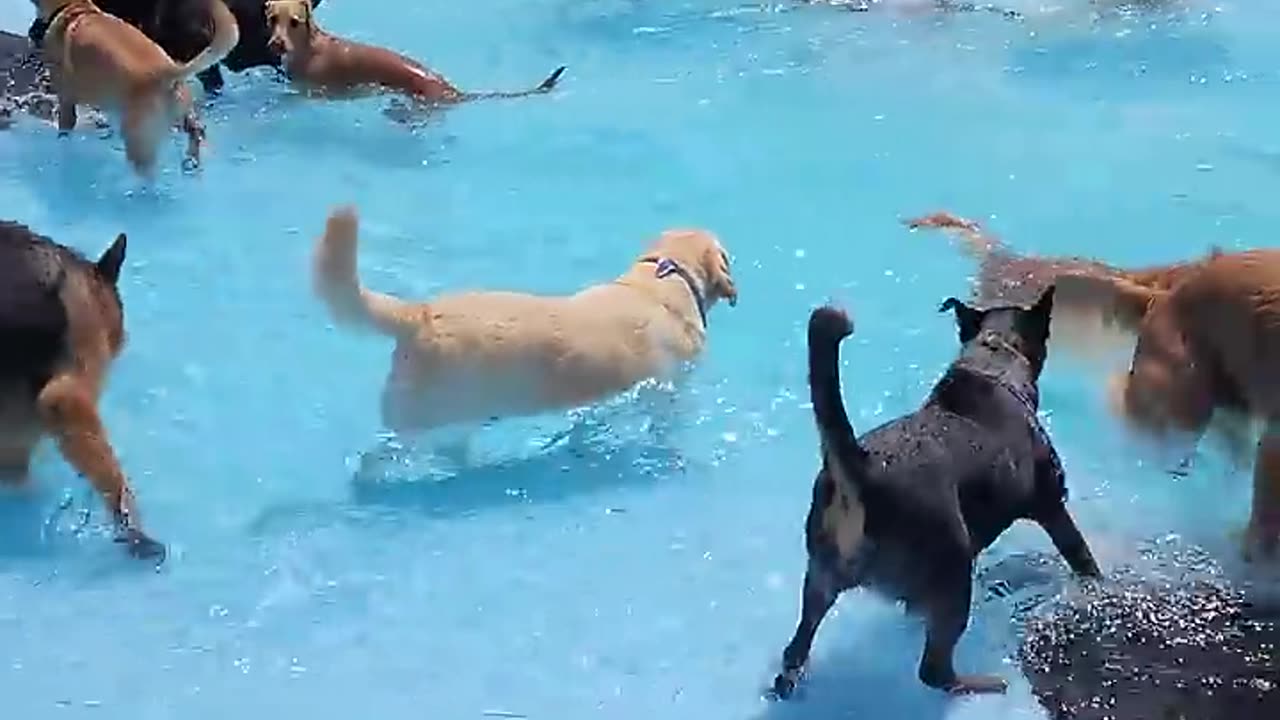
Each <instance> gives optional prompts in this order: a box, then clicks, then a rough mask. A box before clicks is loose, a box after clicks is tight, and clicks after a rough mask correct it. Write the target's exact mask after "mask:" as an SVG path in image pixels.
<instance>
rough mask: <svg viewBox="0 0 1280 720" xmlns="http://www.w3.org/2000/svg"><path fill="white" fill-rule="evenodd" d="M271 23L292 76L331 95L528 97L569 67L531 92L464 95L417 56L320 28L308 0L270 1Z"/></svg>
mask: <svg viewBox="0 0 1280 720" xmlns="http://www.w3.org/2000/svg"><path fill="white" fill-rule="evenodd" d="M267 26H268V27H269V28H270V30H271V39H270V40H268V41H267V47H268V48H269V49H270V50H271V51H272V52H274V53H276V54H278V55H280V56H281V58H282V59H283V61H284V70H285V73H286V74H287V75H288V76H289V79H290V80H291V81H292V82H294V83H295V84H296V85H298V86H299V87H301V88H302V89H303V90H305V91H307V92H309V93H311V94H314V95H321V96H327V97H334V98H341V97H354V96H360V95H365V94H369V93H371V92H394V93H400V94H403V95H406V96H409V97H411V98H413V99H415V100H418V101H420V102H423V103H427V104H444V103H457V102H462V101H464V100H475V99H480V98H499V97H506V98H511V97H524V96H526V95H535V94H539V93H546V92H550V91H551V90H552V89H553V88H554V87H555V86H556V83H557V82H559V80H560V76H561V75H562V74H563V73H564V70H565V69H564V67H559V68H557V69H556V70H555V71H554V72H552V73H551V75H549V76H548V77H547V79H546V80H543V81H542V83H540V84H539V85H538V86H537V87H535V88H532V89H529V90H520V91H514V92H487V93H464V92H462V91H461V90H459V89H458V88H456V87H454V86H453V85H452V84H451V83H450V82H449V81H448V80H445V79H444V78H443V77H441V76H440V75H439V74H437V73H434V72H432V71H431V70H429V69H427V68H426V67H424V66H423V65H422V64H421V63H419V62H417V61H415V60H411V59H410V58H407V57H405V56H403V55H401V54H399V53H396V52H392V51H391V50H387V49H386V48H380V47H374V46H372V45H364V44H362V43H357V42H352V41H350V40H346V39H343V38H340V37H337V36H335V35H331V34H329V33H327V32H325V31H324V30H322V29H320V26H319V25H317V24H316V19H315V11H314V10H313V9H312V7H311V2H310V0H268V2H267Z"/></svg>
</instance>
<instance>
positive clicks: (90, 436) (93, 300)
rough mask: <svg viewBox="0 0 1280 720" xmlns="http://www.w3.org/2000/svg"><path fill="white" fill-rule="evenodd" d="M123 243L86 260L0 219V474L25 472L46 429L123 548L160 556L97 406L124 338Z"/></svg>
mask: <svg viewBox="0 0 1280 720" xmlns="http://www.w3.org/2000/svg"><path fill="white" fill-rule="evenodd" d="M125 244H126V239H125V236H124V235H123V234H122V235H120V236H119V237H117V238H116V240H115V242H114V243H112V244H111V246H110V247H109V248H108V249H107V251H106V252H104V253H103V254H102V257H100V258H99V259H98V260H97V262H90V261H89V260H86V259H85V258H84V257H83V256H81V255H80V254H79V253H77V252H75V251H74V250H71V249H70V248H67V247H64V246H62V245H59V244H57V243H55V242H54V241H52V240H50V239H49V238H47V237H44V236H42V235H38V234H36V233H34V232H32V231H31V230H30V229H28V228H27V227H26V226H24V225H20V224H18V223H14V222H8V221H0V481H3V482H8V483H21V482H24V481H26V479H27V474H28V467H29V464H30V460H31V453H32V450H33V449H34V447H35V445H36V444H37V443H38V442H39V441H40V440H41V439H42V438H44V437H50V438H52V439H53V440H54V441H55V442H56V443H57V445H58V448H59V450H60V451H61V452H62V456H63V457H64V458H66V460H67V461H68V462H69V463H70V464H71V465H72V466H73V467H74V468H75V469H76V470H77V471H78V472H79V473H80V474H81V475H83V476H85V477H86V478H88V480H89V481H90V482H91V483H92V484H93V486H94V488H95V489H96V490H97V491H98V493H99V494H100V495H101V496H102V499H103V501H104V502H105V503H106V505H107V508H108V509H109V510H110V512H111V514H112V517H113V519H114V521H115V523H116V525H117V528H118V530H119V532H120V540H121V541H122V542H124V543H126V544H127V545H128V548H129V551H130V552H131V553H133V554H134V555H137V556H139V557H147V558H160V559H162V558H163V557H164V552H165V550H164V546H163V545H161V544H160V543H158V542H156V541H155V540H152V539H151V538H150V537H148V536H147V535H146V533H145V532H143V529H142V519H141V517H140V516H139V514H138V510H137V506H136V504H135V501H134V496H133V491H132V490H131V489H130V487H129V483H128V480H127V478H126V477H125V475H124V471H123V470H122V469H121V468H120V463H119V462H118V461H117V459H116V456H115V453H114V452H113V450H112V448H111V444H110V441H109V440H108V439H107V432H106V429H105V428H104V427H103V425H102V420H101V418H100V417H99V415H98V410H97V403H98V398H99V396H100V395H101V393H102V388H103V385H104V384H105V382H106V377H107V372H108V370H109V368H110V366H111V363H112V362H113V361H114V359H115V358H116V357H117V356H118V355H119V354H120V351H121V350H122V349H123V347H124V342H125V331H124V309H123V305H122V304H121V302H120V294H119V292H118V290H117V289H116V284H117V282H118V280H119V277H120V269H121V266H122V265H123V264H124V258H125Z"/></svg>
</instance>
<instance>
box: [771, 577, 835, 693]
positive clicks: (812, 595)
mask: <svg viewBox="0 0 1280 720" xmlns="http://www.w3.org/2000/svg"><path fill="white" fill-rule="evenodd" d="M837 595H839V591H837V590H836V589H835V588H834V587H833V586H832V583H831V580H830V579H829V577H828V576H827V573H825V572H823V571H821V570H818V569H816V568H814V567H813V565H812V563H811V564H810V566H809V569H808V570H807V571H806V572H805V574H804V597H803V600H802V601H801V608H800V624H799V626H797V627H796V633H795V636H793V637H792V638H791V642H790V643H788V644H787V649H786V650H784V651H783V652H782V672H780V673H778V676H777V677H776V678H774V680H773V692H774V694H775V695H777V696H778V697H779V698H782V699H786V698H788V697H791V694H792V693H793V692H794V691H795V689H796V685H797V684H798V683H799V682H800V676H801V675H802V674H803V673H804V666H805V663H807V662H809V651H810V650H812V649H813V638H814V636H815V635H817V634H818V626H819V625H821V624H822V620H823V618H825V617H826V616H827V612H829V611H830V610H831V606H832V605H834V604H835V601H836V596H837Z"/></svg>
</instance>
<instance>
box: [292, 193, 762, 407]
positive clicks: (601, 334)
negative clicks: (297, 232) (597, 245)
mask: <svg viewBox="0 0 1280 720" xmlns="http://www.w3.org/2000/svg"><path fill="white" fill-rule="evenodd" d="M356 244H357V220H356V215H355V212H354V211H353V210H351V209H345V208H344V209H340V210H337V211H335V212H334V213H333V214H332V215H330V217H329V221H328V225H327V227H326V229H325V234H324V236H323V237H322V238H321V239H320V240H319V243H318V246H317V248H316V258H315V260H316V262H315V284H316V291H317V293H318V294H319V296H320V297H321V298H322V299H323V300H324V302H325V303H326V304H327V305H328V306H329V310H330V312H331V313H332V315H333V317H334V318H335V319H336V320H338V321H341V322H345V323H347V324H351V325H355V326H360V327H365V328H369V329H373V330H375V331H377V332H379V333H382V334H384V335H387V336H390V337H393V338H395V340H396V348H395V353H394V355H393V358H392V367H391V373H390V376H389V377H388V379H387V382H386V385H385V387H384V389H383V396H382V416H383V421H384V423H385V424H386V426H387V427H388V428H390V429H392V430H397V431H413V430H426V429H430V428H435V427H440V426H444V425H450V424H455V423H467V422H476V421H487V420H490V419H493V418H501V417H513V416H521V415H533V414H537V413H540V412H543V411H547V410H554V409H559V408H569V407H575V406H579V405H584V404H587V403H590V402H593V401H596V400H599V399H602V398H604V397H606V396H608V395H611V394H614V393H619V392H622V391H625V390H627V389H628V388H630V387H631V386H633V385H635V384H636V383H638V382H640V381H642V380H645V379H648V378H653V377H661V376H667V375H670V374H672V373H673V372H674V371H675V370H676V369H677V368H678V367H679V366H680V365H681V364H683V363H684V362H685V361H687V360H692V359H693V358H695V357H697V355H698V354H699V353H700V352H701V351H702V347H703V345H704V344H705V343H706V333H707V327H706V313H707V311H708V310H709V309H710V307H711V306H713V305H714V304H715V303H716V302H717V301H718V300H721V299H726V300H728V301H729V304H730V305H734V304H736V303H737V299H738V291H737V288H736V287H735V285H734V282H733V278H732V276H731V275H730V274H729V260H728V257H727V256H726V255H725V252H724V250H723V249H722V248H721V246H720V243H719V241H718V240H717V239H716V237H715V236H714V235H712V234H711V233H708V232H705V231H702V230H670V231H667V232H665V233H663V234H662V236H661V237H659V238H658V240H657V241H656V242H655V243H654V245H653V246H652V248H651V249H650V250H649V252H647V253H645V254H644V255H642V256H641V257H640V258H638V259H637V260H636V261H635V263H634V264H632V266H631V268H630V269H629V270H628V271H627V272H626V273H624V274H623V275H622V276H621V277H619V278H618V279H616V280H614V281H612V282H608V283H604V284H600V285H593V286H591V287H588V288H586V289H584V290H582V291H580V292H578V293H576V294H574V295H571V296H568V297H546V296H537V295H527V294H523V293H516V292H469V293H464V294H459V295H452V296H446V297H441V298H437V299H435V300H433V301H431V302H429V303H411V302H406V301H403V300H399V299H396V298H393V297H390V296H388V295H383V294H380V293H377V292H374V291H371V290H367V289H365V288H364V287H361V285H360V281H359V279H358V277H357V273H356Z"/></svg>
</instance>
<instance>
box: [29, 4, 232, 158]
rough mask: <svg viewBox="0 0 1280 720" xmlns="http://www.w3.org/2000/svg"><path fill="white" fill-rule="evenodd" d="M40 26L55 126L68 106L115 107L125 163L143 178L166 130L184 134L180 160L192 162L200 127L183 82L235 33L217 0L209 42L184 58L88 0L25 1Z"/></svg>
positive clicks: (66, 122) (70, 115) (70, 121)
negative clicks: (30, 4)
mask: <svg viewBox="0 0 1280 720" xmlns="http://www.w3.org/2000/svg"><path fill="white" fill-rule="evenodd" d="M32 1H33V3H34V4H35V5H36V6H37V8H38V13H39V17H40V20H42V21H43V22H44V23H45V24H46V26H47V27H48V30H47V32H46V35H45V41H44V56H45V63H46V64H47V65H48V66H49V71H50V74H51V75H52V78H53V85H54V88H55V90H56V91H57V94H58V128H59V130H61V131H62V132H63V133H67V132H70V131H71V130H72V129H73V128H74V127H75V125H76V105H77V104H80V103H83V104H87V105H94V106H97V107H100V108H102V109H104V110H108V111H112V112H119V113H120V115H121V129H122V132H123V135H124V142H125V154H126V156H127V157H128V158H129V163H130V164H131V165H133V167H134V169H135V170H136V171H137V172H139V173H140V174H142V175H150V174H151V172H152V171H153V169H154V167H155V163H156V149H157V147H158V146H159V144H160V139H161V138H162V137H163V135H164V133H165V130H166V128H169V127H173V126H174V125H175V124H176V125H180V126H181V128H182V130H183V131H184V132H186V134H187V138H188V140H187V159H188V161H189V162H190V163H191V164H197V163H199V160H200V146H201V144H202V142H203V140H204V127H203V126H202V125H201V124H200V121H199V120H198V119H197V118H196V117H195V113H194V111H193V110H192V107H191V94H190V91H189V90H188V88H187V86H186V81H187V80H188V79H190V78H191V77H192V76H194V75H196V74H197V73H200V72H202V71H204V70H206V69H208V68H210V67H213V66H214V65H216V64H217V63H219V62H221V61H222V59H223V58H224V57H226V55H227V54H228V53H230V52H231V50H232V49H233V48H234V47H235V46H236V43H237V42H238V41H239V38H240V31H239V30H238V28H237V25H236V20H235V17H234V16H233V15H232V14H231V11H230V10H228V9H227V6H226V5H225V4H223V2H222V0H209V9H210V14H211V15H212V17H213V24H214V32H213V42H212V43H211V44H210V45H209V47H207V48H205V49H204V51H203V52H201V53H200V54H199V55H197V56H196V57H194V58H192V60H191V61H190V62H187V63H181V64H179V63H175V62H174V61H173V59H172V58H170V57H169V56H168V55H166V54H165V52H164V51H163V50H161V49H160V46H158V45H156V44H155V43H154V42H152V41H151V40H150V39H148V38H147V36H146V35H143V34H142V31H140V30H138V29H137V28H135V27H133V26H132V25H129V24H128V23H126V22H124V21H123V20H120V19H119V18H117V17H115V16H113V15H108V14H106V13H104V12H102V11H101V10H100V9H98V7H97V6H96V5H94V4H93V3H92V2H91V0H32Z"/></svg>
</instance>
